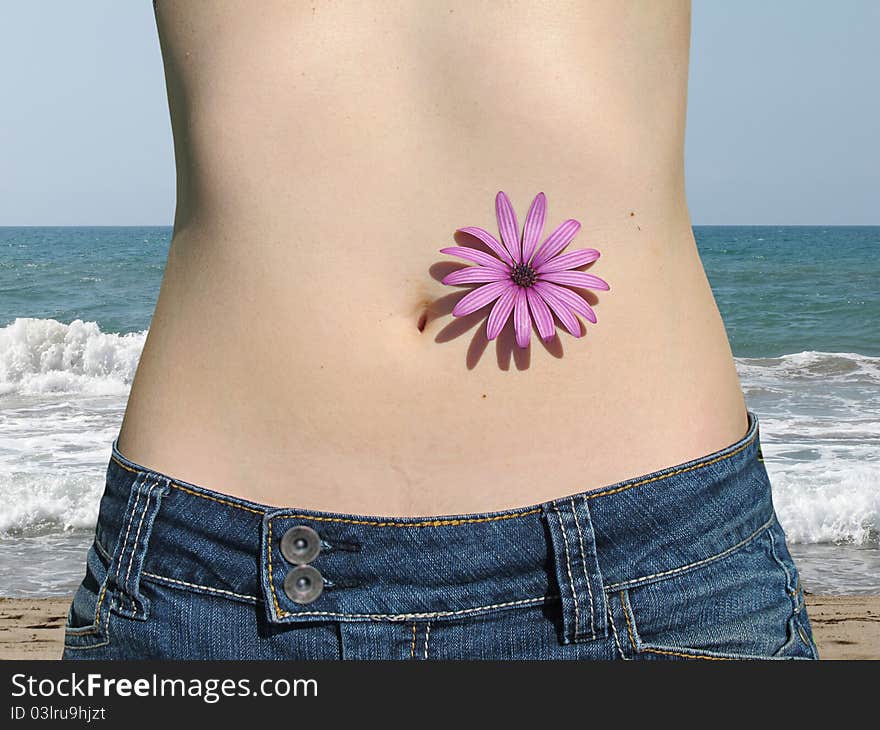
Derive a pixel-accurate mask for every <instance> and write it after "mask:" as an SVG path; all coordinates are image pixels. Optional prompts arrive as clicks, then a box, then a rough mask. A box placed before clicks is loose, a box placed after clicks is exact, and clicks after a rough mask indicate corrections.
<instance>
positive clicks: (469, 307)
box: [452, 279, 516, 317]
mask: <svg viewBox="0 0 880 730" xmlns="http://www.w3.org/2000/svg"><path fill="white" fill-rule="evenodd" d="M512 286H516V284H514V283H513V282H512V281H510V279H506V280H504V281H495V282H493V283H491V284H484V285H483V286H481V287H477V288H476V289H474V290H473V291H471V292H468V293H467V294H465V295H464V296H463V297H462V298H461V299H459V300H458V302H457V303H456V305H455V307H453V309H452V314H454V315H455V316H456V317H463V316H464V315H466V314H470V313H471V312H476V311H477V310H478V309H479V308H480V307H485V306H486V305H487V304H488V303H489V302H494V301H495V300H496V299H497V298H498V297H500V296H501V295H502V294H504V292H505V291H507V290H508V289H510V287H512Z"/></svg>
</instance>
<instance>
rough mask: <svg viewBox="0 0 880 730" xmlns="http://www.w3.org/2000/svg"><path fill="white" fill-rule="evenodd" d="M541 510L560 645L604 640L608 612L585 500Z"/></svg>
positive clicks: (573, 498)
mask: <svg viewBox="0 0 880 730" xmlns="http://www.w3.org/2000/svg"><path fill="white" fill-rule="evenodd" d="M542 508H543V510H544V517H545V519H546V520H547V525H548V527H549V529H550V539H551V543H552V547H553V563H554V566H555V570H556V582H557V584H558V586H559V595H560V599H561V602H562V643H563V644H570V643H572V642H581V641H592V640H593V639H598V638H604V637H607V636H608V623H607V615H608V609H607V607H606V603H605V591H604V588H603V582H602V574H601V572H600V571H599V563H598V560H597V558H596V539H595V533H594V531H593V521H592V519H591V518H590V507H589V504H588V502H587V499H586V497H585V496H584V495H582V494H578V495H574V496H571V497H562V498H560V499H555V500H553V501H552V502H547V503H545V504H543V505H542Z"/></svg>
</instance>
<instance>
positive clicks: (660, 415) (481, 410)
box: [119, 0, 747, 516]
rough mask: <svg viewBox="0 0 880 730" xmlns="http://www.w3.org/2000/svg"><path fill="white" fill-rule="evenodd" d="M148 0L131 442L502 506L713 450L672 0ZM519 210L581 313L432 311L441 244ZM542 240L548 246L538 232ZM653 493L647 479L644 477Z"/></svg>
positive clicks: (206, 461) (730, 437) (301, 496)
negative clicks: (164, 120)
mask: <svg viewBox="0 0 880 730" xmlns="http://www.w3.org/2000/svg"><path fill="white" fill-rule="evenodd" d="M259 8H260V10H259V12H255V11H254V6H253V4H250V3H244V2H211V3H194V2H168V1H166V0H159V2H158V3H157V8H156V18H157V26H158V31H159V38H160V42H161V48H162V56H163V60H164V65H165V73H166V80H167V88H168V97H169V106H170V111H171V121H172V127H173V132H174V148H175V155H176V161H177V195H178V199H177V209H176V214H175V225H174V235H173V240H172V243H171V248H170V252H169V256H168V262H167V267H166V269H165V276H164V279H163V282H162V287H161V291H160V295H159V299H158V302H157V305H156V310H155V315H154V317H153V321H152V325H151V328H150V332H149V336H148V338H147V342H146V345H145V348H144V352H143V356H142V358H141V361H140V365H139V367H138V370H137V373H136V377H135V379H134V383H133V385H132V389H131V395H130V398H129V402H128V408H127V410H126V413H125V418H124V421H123V424H122V428H121V432H120V434H119V449H120V451H121V452H122V453H123V454H124V455H126V456H127V457H129V458H130V459H132V460H134V461H135V462H137V463H140V464H143V465H146V466H149V467H150V468H153V469H156V470H158V471H161V472H164V473H166V474H168V475H171V476H174V477H177V478H179V479H183V480H185V481H189V482H192V483H196V484H200V485H202V486H205V487H208V488H210V489H214V490H217V491H220V492H225V493H229V494H234V495H238V496H241V497H244V498H247V499H251V500H255V501H258V502H262V503H265V504H270V505H279V506H282V505H283V506H296V507H302V508H307V509H320V510H328V511H336V512H351V513H359V514H372V515H388V516H413V515H438V514H453V513H463V512H480V511H491V510H499V509H508V508H513V507H517V506H523V505H532V504H535V503H537V502H540V501H543V500H547V499H552V498H556V497H561V496H565V495H569V494H573V493H577V492H581V491H585V490H590V489H595V488H599V487H602V486H605V485H609V484H613V483H615V482H618V481H620V480H624V479H628V478H631V477H635V476H639V475H643V474H646V473H649V472H651V471H654V470H657V469H661V468H664V467H667V466H672V465H675V464H679V463H682V462H684V461H688V460H690V459H693V458H696V457H699V456H702V455H705V454H708V453H711V452H713V451H716V450H718V449H721V448H723V447H725V446H727V445H729V444H731V443H733V442H734V441H736V440H738V439H739V438H741V437H742V436H743V435H744V433H745V431H746V427H747V416H746V411H745V404H744V401H743V397H742V391H741V387H740V383H739V381H738V378H737V374H736V370H735V368H734V363H733V358H732V355H731V350H730V346H729V344H728V340H727V337H726V334H725V330H724V327H723V324H722V321H721V318H720V316H719V313H718V310H717V307H716V304H715V301H714V298H713V296H712V292H711V290H710V288H709V285H708V282H707V280H706V277H705V274H704V271H703V267H702V264H701V262H700V259H699V256H698V253H697V249H696V246H695V243H694V239H693V235H692V233H691V227H690V225H691V223H690V217H689V214H688V209H687V202H686V199H685V192H684V172H683V142H684V131H685V111H686V92H687V72H688V51H689V34H690V7H689V4H688V3H687V2H680V1H677V0H675V1H673V0H668V1H666V2H663V3H654V2H647V1H637V2H629V1H626V2H623V1H621V0H613V1H611V2H589V3H587V2H583V1H579V2H571V3H569V2H556V1H554V2H535V0H529V1H527V2H519V1H511V2H505V3H500V2H473V1H470V2H467V3H458V2H450V3H448V4H438V3H433V2H387V1H384V2H363V3H348V2H323V1H322V0H310V1H309V2H274V1H266V0H263V1H262V2H261V3H260V5H259ZM498 190H504V191H505V192H506V193H507V194H508V195H509V196H510V198H511V200H512V201H513V205H514V209H515V211H516V214H517V218H518V221H519V223H520V225H521V224H522V222H523V220H524V218H525V213H526V211H527V209H528V206H529V204H530V203H531V201H532V198H533V197H534V196H535V194H537V193H538V192H539V191H543V192H544V193H546V195H547V199H548V217H547V222H546V224H545V230H544V236H545V237H546V235H548V234H549V233H550V231H551V230H552V229H553V228H555V227H556V226H557V225H558V224H559V223H561V222H562V221H563V220H565V219H566V218H575V219H577V220H579V221H580V222H581V223H582V225H583V227H582V229H581V231H580V232H579V233H578V235H577V236H576V237H575V239H574V241H573V243H572V244H571V245H570V246H569V247H568V249H566V250H575V249H579V248H584V247H593V248H598V249H599V250H600V251H601V252H602V257H601V258H600V259H599V260H598V261H596V262H595V263H594V264H591V265H590V266H589V267H587V268H586V269H583V268H582V269H581V270H586V271H589V272H591V273H594V274H596V275H598V276H601V277H602V278H604V279H606V280H607V281H608V282H609V283H610V284H611V291H610V292H595V295H594V296H593V295H589V299H588V300H589V301H590V302H591V303H592V304H593V305H594V309H595V311H596V313H597V315H598V319H599V321H598V324H596V325H592V324H590V323H586V322H585V323H584V326H585V328H586V335H585V336H584V337H582V338H580V339H576V338H573V337H572V336H571V335H569V334H568V333H566V332H565V331H564V330H563V329H562V328H561V327H560V326H559V325H558V323H557V332H558V337H557V339H555V340H554V341H553V342H551V343H550V344H546V345H545V344H544V343H542V342H541V340H540V339H539V338H538V336H537V332H536V331H534V330H533V332H532V340H531V346H530V347H529V349H528V350H520V349H519V348H517V347H516V344H515V342H514V337H513V327H512V322H508V324H507V326H506V327H505V329H504V331H503V332H502V334H501V335H500V336H499V338H498V339H497V340H495V341H491V342H490V341H487V340H486V336H485V325H486V318H487V317H488V312H489V307H486V308H484V309H482V310H480V311H478V312H476V313H474V314H472V315H469V316H467V317H463V318H454V317H453V316H452V314H451V311H452V307H453V306H454V304H455V302H456V301H457V300H458V299H460V298H461V296H463V295H464V294H465V293H466V292H467V291H468V290H469V289H468V288H465V287H448V286H444V285H443V284H441V283H440V279H442V277H443V276H445V275H446V274H447V273H449V272H450V271H453V270H455V269H458V268H460V267H461V266H463V265H466V262H464V261H459V260H457V259H452V258H450V257H448V256H445V255H443V254H440V253H438V249H439V248H441V247H443V246H451V245H456V244H459V245H472V246H475V247H479V246H478V244H476V242H475V240H474V239H472V238H468V237H466V236H461V235H459V236H458V237H455V236H454V233H455V231H456V229H458V228H461V227H464V226H468V225H474V226H481V227H483V228H486V229H488V230H490V231H492V232H493V233H495V234H496V235H497V226H496V223H495V210H494V199H495V194H496V192H497V191H498ZM542 240H543V238H542ZM656 488H661V489H662V482H661V483H658V485H657V487H656Z"/></svg>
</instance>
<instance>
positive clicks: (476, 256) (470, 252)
mask: <svg viewBox="0 0 880 730" xmlns="http://www.w3.org/2000/svg"><path fill="white" fill-rule="evenodd" d="M440 253H448V254H449V255H450V256H457V257H458V258H460V259H465V261H473V262H474V263H477V264H480V265H481V266H488V267H490V268H494V269H504V270H505V271H507V270H508V268H509V267H508V266H507V264H505V263H504V262H503V261H499V260H498V259H496V258H495V257H494V256H490V255H489V254H487V253H484V252H483V251H478V250H477V249H475V248H468V247H467V246H447V247H446V248H441V249H440Z"/></svg>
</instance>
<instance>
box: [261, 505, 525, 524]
mask: <svg viewBox="0 0 880 730" xmlns="http://www.w3.org/2000/svg"><path fill="white" fill-rule="evenodd" d="M540 511H541V508H540V507H535V508H534V509H529V510H525V511H524V512H514V513H512V514H502V515H493V516H491V517H474V518H451V519H438V520H425V521H424V522H376V521H372V520H354V519H348V518H344V517H316V516H315V515H308V514H280V515H276V516H275V517H273V518H272V519H276V518H279V519H287V520H294V519H296V520H314V521H315V522H344V523H346V524H349V525H370V526H372V527H444V526H446V525H465V524H470V523H472V522H497V521H498V520H509V519H512V518H514V517H523V516H525V515H533V514H536V513H537V512H540Z"/></svg>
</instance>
